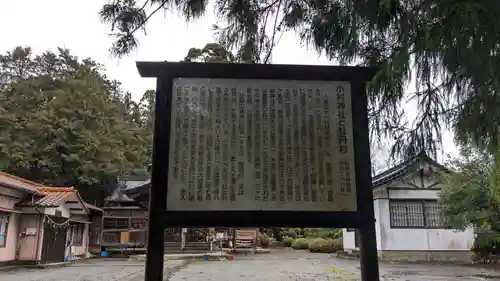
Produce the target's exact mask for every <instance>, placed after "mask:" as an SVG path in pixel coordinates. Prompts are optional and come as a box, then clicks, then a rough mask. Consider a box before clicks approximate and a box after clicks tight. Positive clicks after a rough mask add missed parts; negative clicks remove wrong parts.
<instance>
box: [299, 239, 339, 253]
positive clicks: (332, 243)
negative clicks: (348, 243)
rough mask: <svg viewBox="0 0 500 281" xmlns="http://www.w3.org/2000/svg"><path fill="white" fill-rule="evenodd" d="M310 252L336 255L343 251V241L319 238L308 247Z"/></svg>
mask: <svg viewBox="0 0 500 281" xmlns="http://www.w3.org/2000/svg"><path fill="white" fill-rule="evenodd" d="M308 249H309V251H310V252H313V253H336V252H338V251H341V250H342V249H343V246H342V241H341V240H340V239H328V240H325V239H323V238H317V239H314V240H313V241H311V243H309V247H308Z"/></svg>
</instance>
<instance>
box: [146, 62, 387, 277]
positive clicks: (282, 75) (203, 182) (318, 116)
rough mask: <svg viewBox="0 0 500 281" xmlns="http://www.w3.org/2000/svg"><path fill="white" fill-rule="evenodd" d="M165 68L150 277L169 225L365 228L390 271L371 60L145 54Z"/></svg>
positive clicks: (367, 242)
mask: <svg viewBox="0 0 500 281" xmlns="http://www.w3.org/2000/svg"><path fill="white" fill-rule="evenodd" d="M137 67H138V69H139V73H140V74H141V76H143V77H156V78H157V92H156V108H155V131H154V149H153V168H152V185H151V191H150V196H151V199H150V208H149V212H150V213H149V216H150V219H149V239H148V247H147V259H146V261H147V263H146V280H147V281H160V280H162V268H163V231H164V228H165V227H213V226H226V227H266V226H296V227H332V228H341V227H343V228H345V227H352V228H359V229H360V233H361V269H362V270H361V271H362V277H363V281H375V280H378V279H379V278H378V261H377V249H376V239H375V225H374V220H375V219H374V211H373V196H372V189H371V175H370V170H371V168H370V167H371V165H370V147H369V140H368V117H367V99H366V90H365V83H366V82H367V81H369V80H371V78H372V77H373V74H374V71H373V70H372V69H368V68H362V67H334V66H296V65H259V64H217V63H169V62H138V63H137Z"/></svg>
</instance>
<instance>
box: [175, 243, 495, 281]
mask: <svg viewBox="0 0 500 281" xmlns="http://www.w3.org/2000/svg"><path fill="white" fill-rule="evenodd" d="M380 271H381V280H384V281H423V280H425V281H452V280H453V281H494V280H495V281H496V280H500V271H499V272H493V271H491V270H484V269H483V270H481V269H477V268H471V267H459V266H439V265H424V264H412V265H402V264H387V263H384V264H381V265H380ZM169 280H170V281H186V280H189V281H235V280H239V281H259V280H266V281H267V280H269V281H281V280H283V281H284V280H287V281H299V280H301V281H313V280H314V281H326V280H342V281H354V280H360V275H359V261H352V260H345V259H339V258H335V257H331V256H330V255H326V254H311V253H308V252H306V251H292V250H278V251H275V252H273V253H271V254H260V255H252V256H251V255H248V256H240V255H237V256H235V258H234V260H232V261H199V262H193V263H191V264H190V265H189V266H187V267H185V268H183V269H181V270H180V271H178V272H177V273H175V274H173V276H172V277H171V278H170V279H169Z"/></svg>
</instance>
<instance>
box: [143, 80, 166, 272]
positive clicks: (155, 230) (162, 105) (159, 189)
mask: <svg viewBox="0 0 500 281" xmlns="http://www.w3.org/2000/svg"><path fill="white" fill-rule="evenodd" d="M156 83H157V86H156V89H157V90H156V107H155V110H156V112H157V113H158V112H164V113H166V112H170V107H171V105H172V95H170V94H169V92H168V91H171V89H172V81H169V80H167V81H162V80H161V79H157V82H156ZM164 109H166V111H163V110H164ZM165 124H170V114H165V115H156V119H155V133H154V137H153V165H152V175H151V187H150V189H149V221H148V241H147V244H148V245H147V248H146V250H147V252H146V270H145V273H144V280H145V281H163V266H164V261H163V258H164V256H163V254H164V251H165V245H164V240H165V211H166V210H167V189H168V176H167V174H166V171H167V168H168V162H169V160H168V155H169V150H170V148H169V146H168V145H165V144H166V143H168V142H169V140H170V131H169V130H168V128H167V126H166V125H165ZM165 155H166V157H165V158H166V159H167V160H166V161H165V160H164V159H163V158H164V156H165Z"/></svg>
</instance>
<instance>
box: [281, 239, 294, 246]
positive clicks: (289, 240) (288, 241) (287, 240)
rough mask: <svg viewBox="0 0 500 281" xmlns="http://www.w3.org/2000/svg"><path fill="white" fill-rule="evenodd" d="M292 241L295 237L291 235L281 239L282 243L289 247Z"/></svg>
mask: <svg viewBox="0 0 500 281" xmlns="http://www.w3.org/2000/svg"><path fill="white" fill-rule="evenodd" d="M293 242H295V239H293V238H292V237H285V239H283V245H285V247H291V246H292V244H293Z"/></svg>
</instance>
